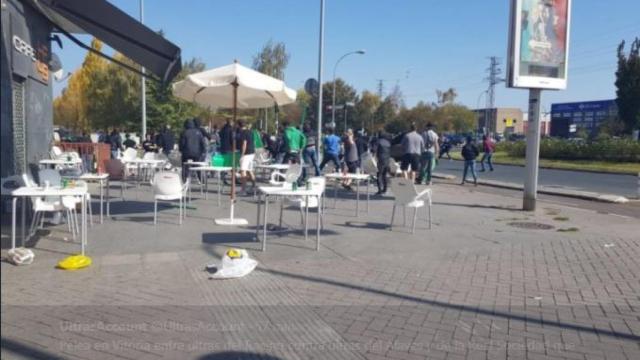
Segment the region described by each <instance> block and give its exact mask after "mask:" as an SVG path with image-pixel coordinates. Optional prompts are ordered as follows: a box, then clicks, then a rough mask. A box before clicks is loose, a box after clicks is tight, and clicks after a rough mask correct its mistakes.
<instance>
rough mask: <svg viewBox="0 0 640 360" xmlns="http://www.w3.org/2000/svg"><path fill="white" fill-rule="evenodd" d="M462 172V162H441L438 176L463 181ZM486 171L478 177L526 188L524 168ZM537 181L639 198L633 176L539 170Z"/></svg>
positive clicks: (550, 184) (506, 167)
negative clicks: (442, 174) (450, 176)
mask: <svg viewBox="0 0 640 360" xmlns="http://www.w3.org/2000/svg"><path fill="white" fill-rule="evenodd" d="M462 169H463V163H462V161H456V160H453V161H449V160H446V159H440V162H439V164H438V166H436V169H435V172H437V173H444V174H449V175H455V176H457V177H458V179H461V178H462ZM476 170H478V171H479V170H480V163H479V162H478V163H477V164H476ZM486 170H487V171H486V172H478V176H479V177H480V178H483V179H488V180H497V181H505V182H511V183H517V184H524V176H525V172H524V167H522V166H510V165H494V170H495V171H493V172H491V171H489V169H488V168H487V169H486ZM468 176H469V175H468ZM538 181H539V182H538V184H539V185H544V186H553V187H557V188H566V189H572V190H581V191H591V192H597V193H603V194H614V195H621V196H625V197H627V198H630V199H635V198H637V196H638V195H637V194H638V177H637V176H633V175H617V174H601V173H592V172H583V171H569V170H554V169H540V171H539V173H538Z"/></svg>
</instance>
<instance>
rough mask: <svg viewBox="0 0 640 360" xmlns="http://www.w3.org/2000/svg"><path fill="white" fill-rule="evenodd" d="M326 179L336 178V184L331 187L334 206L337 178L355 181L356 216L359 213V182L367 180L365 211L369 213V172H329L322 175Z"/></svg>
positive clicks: (336, 194)
mask: <svg viewBox="0 0 640 360" xmlns="http://www.w3.org/2000/svg"><path fill="white" fill-rule="evenodd" d="M324 177H325V178H326V179H333V180H336V184H334V187H333V204H334V207H335V204H336V201H337V199H338V184H337V181H338V180H347V179H349V180H353V181H355V182H356V216H358V215H360V182H361V181H366V182H367V213H369V197H370V194H369V184H370V182H371V176H369V174H351V173H347V174H345V173H331V174H326V175H324Z"/></svg>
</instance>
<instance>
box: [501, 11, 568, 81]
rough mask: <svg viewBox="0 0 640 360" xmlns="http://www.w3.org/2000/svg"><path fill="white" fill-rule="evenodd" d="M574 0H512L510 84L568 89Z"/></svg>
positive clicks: (509, 57)
mask: <svg viewBox="0 0 640 360" xmlns="http://www.w3.org/2000/svg"><path fill="white" fill-rule="evenodd" d="M570 8H571V0H512V4H511V18H510V31H509V54H508V62H507V63H508V64H507V66H508V69H507V76H508V83H507V85H508V86H509V87H514V88H529V89H554V90H559V89H565V88H566V87H567V68H568V55H569V25H570V21H571V16H570V13H571V11H570Z"/></svg>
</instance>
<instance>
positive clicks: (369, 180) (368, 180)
mask: <svg viewBox="0 0 640 360" xmlns="http://www.w3.org/2000/svg"><path fill="white" fill-rule="evenodd" d="M370 183H371V177H368V178H367V214H368V213H369V197H370V195H369V193H370V192H369V184H370Z"/></svg>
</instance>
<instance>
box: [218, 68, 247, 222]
mask: <svg viewBox="0 0 640 360" xmlns="http://www.w3.org/2000/svg"><path fill="white" fill-rule="evenodd" d="M231 85H233V125H234V126H235V125H236V119H237V116H238V79H236V80H235V81H234V82H233V84H231ZM231 148H232V150H231V209H230V210H231V214H230V215H231V216H230V217H229V218H227V219H216V220H215V222H216V224H217V225H247V224H249V222H248V221H247V220H246V219H240V218H234V216H233V215H234V214H233V213H234V207H235V203H236V170H237V167H236V134H235V133H234V134H233V137H232V138H231Z"/></svg>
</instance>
